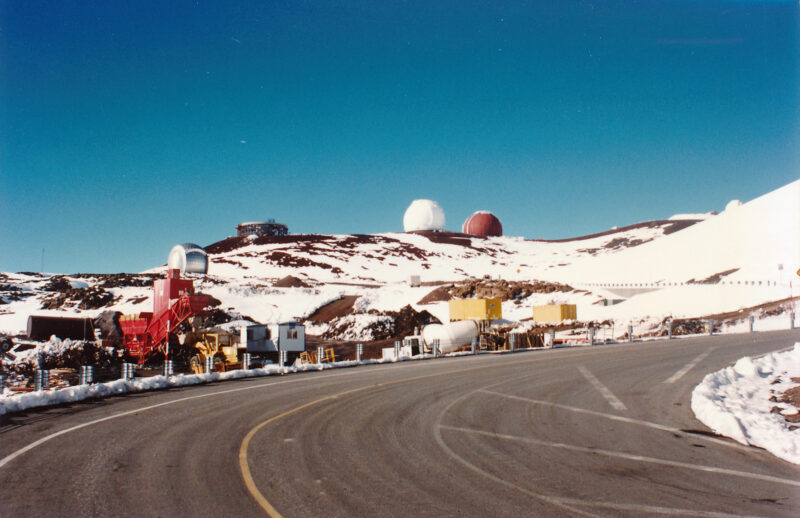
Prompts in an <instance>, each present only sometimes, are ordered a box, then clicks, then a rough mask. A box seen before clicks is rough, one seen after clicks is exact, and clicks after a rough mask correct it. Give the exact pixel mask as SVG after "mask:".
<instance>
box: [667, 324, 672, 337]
mask: <svg viewBox="0 0 800 518" xmlns="http://www.w3.org/2000/svg"><path fill="white" fill-rule="evenodd" d="M667 337H668V338H669V339H670V340H672V320H671V319H670V320H669V322H667Z"/></svg>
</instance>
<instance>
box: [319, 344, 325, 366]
mask: <svg viewBox="0 0 800 518" xmlns="http://www.w3.org/2000/svg"><path fill="white" fill-rule="evenodd" d="M323 356H325V348H324V347H322V346H319V347H317V365H322V357H323Z"/></svg>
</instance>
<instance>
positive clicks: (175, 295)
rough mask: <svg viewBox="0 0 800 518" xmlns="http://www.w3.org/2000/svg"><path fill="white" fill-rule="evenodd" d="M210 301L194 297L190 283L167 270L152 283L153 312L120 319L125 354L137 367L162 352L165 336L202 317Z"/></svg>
mask: <svg viewBox="0 0 800 518" xmlns="http://www.w3.org/2000/svg"><path fill="white" fill-rule="evenodd" d="M209 302H210V300H209V298H208V297H206V296H205V295H195V294H194V282H193V281H192V280H191V279H181V275H180V270H176V269H173V270H169V272H168V273H167V278H166V279H158V280H156V281H155V282H154V283H153V312H152V313H139V314H136V315H123V316H122V317H121V318H120V320H119V324H120V327H121V328H122V335H123V336H122V341H123V345H124V346H125V351H126V352H127V354H128V355H129V356H131V357H132V358H133V359H135V360H136V362H137V363H139V364H140V365H141V364H143V363H145V362H147V361H148V360H150V359H151V358H153V357H154V356H155V355H156V354H157V353H159V352H161V353H163V352H164V350H165V349H164V346H165V345H166V344H167V343H168V340H169V335H170V334H171V333H173V332H174V331H175V330H176V329H178V327H180V325H181V324H183V323H184V322H186V320H188V319H189V318H191V317H193V316H197V315H202V314H203V313H204V312H205V308H206V306H208V304H209Z"/></svg>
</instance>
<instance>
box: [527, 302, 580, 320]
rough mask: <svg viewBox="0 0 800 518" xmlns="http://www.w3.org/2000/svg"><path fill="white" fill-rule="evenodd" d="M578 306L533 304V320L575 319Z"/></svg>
mask: <svg viewBox="0 0 800 518" xmlns="http://www.w3.org/2000/svg"><path fill="white" fill-rule="evenodd" d="M577 319H578V308H577V307H576V306H575V304H550V305H548V306H533V320H534V321H535V322H561V321H562V320H577Z"/></svg>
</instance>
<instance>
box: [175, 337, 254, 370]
mask: <svg viewBox="0 0 800 518" xmlns="http://www.w3.org/2000/svg"><path fill="white" fill-rule="evenodd" d="M194 348H195V350H196V354H195V355H194V356H192V358H191V359H190V360H189V365H190V366H191V368H192V372H194V373H195V374H201V373H203V372H205V365H206V359H207V358H214V369H213V370H219V371H223V372H224V371H226V370H232V369H238V368H241V366H242V364H241V361H242V355H243V354H244V353H246V352H247V346H246V345H243V344H241V343H239V340H238V336H237V335H235V334H233V333H226V332H205V333H201V334H200V339H199V340H198V341H196V342H195V343H194Z"/></svg>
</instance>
